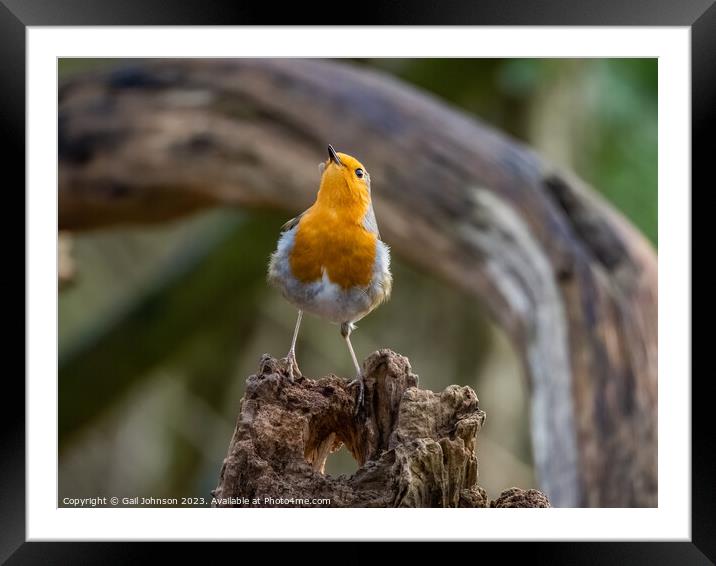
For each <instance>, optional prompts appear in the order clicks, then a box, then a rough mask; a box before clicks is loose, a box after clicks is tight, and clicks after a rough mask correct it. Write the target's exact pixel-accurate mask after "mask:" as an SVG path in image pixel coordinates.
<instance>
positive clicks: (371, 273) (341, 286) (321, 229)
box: [268, 145, 393, 409]
mask: <svg viewBox="0 0 716 566" xmlns="http://www.w3.org/2000/svg"><path fill="white" fill-rule="evenodd" d="M319 169H320V171H321V183H320V186H319V188H318V195H317V196H316V201H315V202H314V203H313V205H312V206H311V207H310V208H309V209H308V210H306V211H304V212H303V213H301V214H299V215H298V216H296V217H295V218H292V219H291V220H289V221H288V222H286V224H284V225H283V226H282V227H281V236H280V237H279V240H278V245H277V247H276V251H275V252H274V253H273V254H272V255H271V261H270V262H269V268H268V280H269V283H271V284H272V285H274V286H275V287H277V288H278V289H279V290H280V291H281V293H282V294H283V296H284V297H285V298H286V299H287V300H288V301H289V302H290V303H292V304H293V305H295V306H296V308H297V309H298V319H297V320H296V328H295V330H294V331H293V339H292V340H291V348H290V349H289V351H288V355H287V356H286V358H287V361H288V374H289V379H290V380H291V381H293V376H294V373H297V374H298V375H300V370H299V369H298V364H297V363H296V339H297V338H298V329H299V327H300V326H301V317H302V316H303V313H304V311H305V312H307V313H311V314H313V315H316V316H319V317H321V318H323V319H326V320H328V321H330V322H333V323H336V324H340V328H341V336H343V339H344V340H345V341H346V344H347V346H348V351H349V352H350V355H351V358H352V360H353V364H354V365H355V369H356V374H357V377H356V380H357V381H358V385H359V390H358V391H359V392H358V403H357V409H360V408H361V407H362V405H363V397H364V383H363V372H362V371H361V367H360V365H359V364H358V359H357V358H356V354H355V351H354V350H353V345H352V344H351V332H352V331H353V330H354V329H355V327H356V326H355V323H356V322H357V321H359V320H360V319H362V318H363V317H364V316H366V315H367V314H368V313H369V312H371V311H372V310H373V309H375V308H376V307H377V306H378V305H379V304H380V303H382V302H383V301H385V300H386V299H388V297H389V296H390V291H391V287H392V282H393V278H392V275H391V274H390V250H389V248H388V246H387V245H385V244H384V243H383V242H382V241H381V240H380V233H379V232H378V224H377V222H376V219H375V213H374V212H373V204H372V202H371V194H370V175H369V174H368V171H366V169H365V167H364V166H363V164H362V163H361V162H360V161H358V160H357V159H356V158H355V157H351V156H350V155H346V154H345V153H336V151H335V150H334V149H333V146H331V145H329V146H328V159H327V160H326V161H325V162H324V163H320V164H319Z"/></svg>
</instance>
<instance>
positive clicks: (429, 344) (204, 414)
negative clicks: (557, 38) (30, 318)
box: [59, 59, 657, 504]
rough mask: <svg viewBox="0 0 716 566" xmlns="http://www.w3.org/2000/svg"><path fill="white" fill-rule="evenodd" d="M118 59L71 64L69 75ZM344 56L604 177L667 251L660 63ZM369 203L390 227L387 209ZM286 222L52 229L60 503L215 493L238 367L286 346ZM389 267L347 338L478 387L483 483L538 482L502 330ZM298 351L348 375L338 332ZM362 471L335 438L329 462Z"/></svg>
mask: <svg viewBox="0 0 716 566" xmlns="http://www.w3.org/2000/svg"><path fill="white" fill-rule="evenodd" d="M121 64H122V61H119V60H116V59H114V60H102V59H91V60H89V59H62V60H60V61H59V72H60V80H63V79H66V78H69V77H71V76H72V75H73V74H76V73H82V72H84V71H87V70H89V69H95V68H98V67H107V66H112V65H121ZM345 64H350V65H364V66H370V67H376V68H380V69H382V70H384V71H387V72H389V73H392V74H394V75H396V76H398V77H400V78H401V79H403V80H405V81H407V82H409V83H413V84H414V85H416V86H418V87H420V88H423V89H426V90H428V91H431V92H432V93H434V94H435V95H436V96H438V97H440V98H442V99H444V100H446V101H448V102H449V103H451V104H453V105H455V106H457V107H460V108H462V109H463V110H465V111H466V112H468V113H471V114H474V115H475V116H477V117H479V118H480V119H481V120H483V121H485V122H487V123H489V124H491V125H492V126H494V127H496V128H498V129H500V130H502V131H504V132H506V133H508V134H510V135H512V136H514V137H515V138H517V139H519V140H522V141H524V142H525V143H527V144H529V145H531V146H533V147H534V148H535V149H536V150H537V151H538V152H540V153H541V154H542V155H544V156H545V157H546V158H548V159H550V160H551V161H553V162H555V163H557V164H558V165H560V166H564V167H566V168H570V169H572V170H574V171H575V172H576V173H577V174H578V175H579V176H581V177H582V178H583V179H584V180H586V181H587V182H588V183H590V184H591V185H592V186H593V187H595V188H596V189H598V190H600V191H601V192H602V193H603V194H604V196H605V197H606V198H607V199H608V200H609V201H611V202H612V203H613V204H614V205H615V206H616V207H617V208H618V209H619V210H621V211H622V213H623V214H624V215H625V216H627V217H628V218H629V219H630V220H631V221H632V222H633V223H634V224H635V225H636V226H637V227H638V228H639V229H641V231H642V232H643V233H644V234H645V235H646V236H647V237H648V238H649V239H650V240H651V242H652V243H653V244H654V246H655V247H656V246H657V60H656V59H581V60H574V59H549V60H541V59H449V60H444V59H375V60H350V61H345ZM344 149H345V151H349V148H344ZM357 157H359V158H360V156H357ZM367 166H368V168H369V169H370V164H367ZM316 183H318V176H317V177H316ZM374 190H377V191H379V190H380V187H374ZM377 216H378V221H379V222H380V210H377ZM287 219H288V218H287V217H286V216H285V215H280V214H270V213H265V212H262V213H259V212H244V211H241V210H229V209H217V210H213V211H209V212H203V213H199V214H196V215H194V216H190V217H187V218H184V219H181V220H178V221H172V222H168V223H165V224H161V225H156V226H150V227H148V226H141V227H122V228H113V229H107V230H101V231H93V232H84V233H83V232H78V233H73V234H72V237H71V240H70V239H69V238H66V236H65V235H64V234H61V235H60V256H61V258H63V259H64V260H65V261H61V269H62V270H68V273H65V274H63V273H60V280H61V281H62V280H63V279H64V277H65V276H68V275H69V272H72V273H73V274H72V277H71V283H68V284H67V285H61V291H60V294H59V399H60V413H61V422H60V427H59V429H60V438H59V447H60V461H59V498H60V502H61V500H62V499H63V498H64V497H96V496H102V495H106V496H108V497H109V496H117V497H136V496H140V497H141V496H147V497H149V496H151V497H177V498H181V497H205V498H208V497H209V492H210V490H212V489H213V488H214V487H215V486H216V483H217V480H218V474H219V469H220V467H221V463H222V460H223V458H224V456H225V454H226V449H227V446H228V443H229V440H230V439H231V435H232V432H233V429H234V423H235V419H236V416H237V414H238V407H239V400H240V399H241V396H242V394H243V388H244V381H245V378H246V377H247V376H249V375H250V374H252V373H254V372H255V371H256V368H257V364H258V361H259V359H260V357H261V355H262V354H263V353H264V352H267V353H270V354H272V355H274V356H276V357H283V356H284V355H285V354H286V351H287V350H288V346H289V343H290V339H291V333H292V331H293V326H294V324H295V317H296V312H295V310H294V308H293V307H291V306H290V305H289V304H288V303H286V302H285V300H284V299H282V298H281V297H280V295H279V293H278V292H277V291H274V290H272V289H270V288H269V287H268V286H267V285H266V283H265V267H266V263H267V261H268V257H269V254H270V253H271V251H272V250H273V249H274V247H275V243H276V239H277V236H278V228H279V227H280V225H281V224H282V223H283V222H285V221H286V220H287ZM247 241H250V242H251V243H252V246H251V249H250V251H247V247H246V245H245V244H246V242H247ZM388 244H390V242H388ZM69 246H71V254H70V249H69ZM393 272H394V279H395V286H394V293H393V298H392V299H391V301H390V302H388V303H386V304H385V305H383V306H382V307H381V308H379V309H378V310H376V311H375V312H374V313H372V314H371V315H370V316H369V317H367V318H366V319H364V320H363V321H361V323H360V325H359V329H358V330H357V331H356V332H355V333H354V334H353V344H354V346H355V348H356V350H357V353H358V355H359V358H365V357H366V356H367V355H368V354H369V353H370V352H372V351H374V350H376V349H378V348H381V347H389V348H391V349H393V350H395V351H397V352H399V353H402V354H404V355H406V356H408V357H409V358H410V360H411V363H412V366H413V371H414V372H415V373H417V374H419V376H420V385H421V387H424V388H428V389H432V390H436V391H439V390H441V389H443V388H444V387H446V386H447V385H449V384H452V383H457V384H461V385H470V386H472V387H473V388H475V390H476V392H477V395H478V397H479V399H480V406H481V408H482V409H483V410H485V412H486V413H487V421H486V425H485V428H484V430H483V432H482V434H481V435H480V437H479V448H478V461H479V471H480V478H479V483H480V484H481V485H482V486H484V487H485V488H486V489H487V491H488V494H489V495H490V496H491V497H496V496H497V495H498V494H499V492H500V491H501V490H502V489H506V488H508V487H511V486H514V485H516V486H520V487H523V488H529V487H538V485H537V480H536V478H535V477H534V473H533V468H532V456H531V452H530V438H529V430H528V419H529V413H528V410H529V409H528V404H527V396H526V393H527V390H526V389H527V383H526V380H525V378H524V375H523V372H522V368H521V366H520V362H519V360H518V358H517V357H516V355H515V353H514V352H513V350H512V349H511V347H510V344H509V343H508V342H507V340H506V338H505V336H504V334H503V333H502V332H501V331H500V330H499V329H498V328H496V327H495V326H494V325H493V324H492V323H491V322H490V320H489V319H488V318H487V317H486V314H485V311H484V309H483V308H482V307H481V305H480V304H478V303H476V302H475V301H474V300H473V299H472V298H468V297H466V296H464V295H462V294H461V293H460V292H458V291H456V290H455V289H453V288H451V287H450V286H448V285H446V284H445V283H444V282H442V281H440V280H437V279H435V278H433V277H431V276H429V275H426V274H424V273H421V272H420V271H417V270H416V269H414V268H413V267H411V266H410V265H409V264H406V263H404V262H403V261H401V258H400V257H395V258H394V263H393ZM68 280H69V279H68ZM197 321H200V323H199V324H197ZM128 335H132V336H134V337H135V338H139V341H140V343H141V344H142V347H141V349H140V350H137V348H136V347H133V348H132V349H131V350H130V349H128V348H127V344H126V341H125V340H124V339H123V337H126V336H128ZM297 357H298V361H299V364H300V367H301V370H302V372H303V373H304V375H306V376H310V377H319V376H322V375H325V374H327V373H335V374H337V375H342V376H346V377H351V378H352V376H353V372H354V370H353V368H352V363H351V361H350V358H349V356H348V354H347V352H346V349H345V346H344V344H343V341H342V339H341V337H340V334H339V332H338V329H337V327H335V326H333V325H330V324H328V323H326V322H324V321H321V320H318V319H315V318H312V317H310V316H309V317H307V318H304V323H303V326H302V328H301V334H300V337H299V342H298V346H297ZM103 368H104V369H103ZM105 379H106V382H105V383H106V386H105V387H104V388H103V389H102V395H99V396H98V395H96V394H93V395H92V396H91V398H90V397H89V396H88V395H87V394H86V393H85V392H84V388H83V383H87V381H86V380H93V381H97V380H100V381H102V380H105ZM68 414H70V415H72V418H71V419H69V420H67V419H64V420H63V417H62V415H68ZM356 468H357V465H356V463H355V462H354V461H353V459H352V458H351V456H350V455H349V454H348V453H347V451H346V450H345V449H342V450H341V451H339V452H337V453H335V454H333V455H332V456H330V457H329V459H328V462H327V469H326V471H327V473H329V474H334V475H338V474H350V473H352V472H353V471H355V469H356ZM60 504H61V503H60Z"/></svg>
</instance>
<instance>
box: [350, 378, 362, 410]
mask: <svg viewBox="0 0 716 566" xmlns="http://www.w3.org/2000/svg"><path fill="white" fill-rule="evenodd" d="M356 383H357V384H358V399H356V407H355V411H354V413H353V414H354V416H356V417H357V416H358V415H359V414H360V413H361V412H362V411H363V409H364V406H363V404H364V402H365V384H364V383H363V376H362V375H359V376H358V377H356V378H355V379H354V380H353V381H351V382H350V383H349V384H348V387H353V385H355V384H356Z"/></svg>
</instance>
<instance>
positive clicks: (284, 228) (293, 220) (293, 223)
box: [281, 209, 310, 233]
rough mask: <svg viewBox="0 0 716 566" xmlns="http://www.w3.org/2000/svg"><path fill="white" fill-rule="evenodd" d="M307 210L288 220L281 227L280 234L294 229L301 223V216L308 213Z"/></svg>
mask: <svg viewBox="0 0 716 566" xmlns="http://www.w3.org/2000/svg"><path fill="white" fill-rule="evenodd" d="M308 210H310V209H308ZM308 210H304V211H303V212H302V213H301V214H299V215H298V216H296V217H294V218H291V220H289V221H288V222H286V224H284V225H283V226H281V233H283V232H288V231H289V230H291V229H292V228H295V227H296V226H298V223H299V222H300V221H301V218H303V215H304V214H306V213H307V212H308Z"/></svg>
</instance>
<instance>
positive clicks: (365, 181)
mask: <svg viewBox="0 0 716 566" xmlns="http://www.w3.org/2000/svg"><path fill="white" fill-rule="evenodd" d="M319 167H320V170H321V187H320V189H319V194H320V193H323V195H324V197H326V198H330V200H332V201H338V202H342V201H358V202H361V203H364V204H365V205H368V204H369V203H370V175H369V174H368V171H366V169H365V167H364V166H363V164H362V163H361V162H360V161H358V160H357V159H356V158H355V157H352V156H350V155H348V154H346V153H338V152H336V150H335V149H333V146H332V145H329V146H328V159H327V160H326V161H325V162H323V163H321V164H320V165H319Z"/></svg>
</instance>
